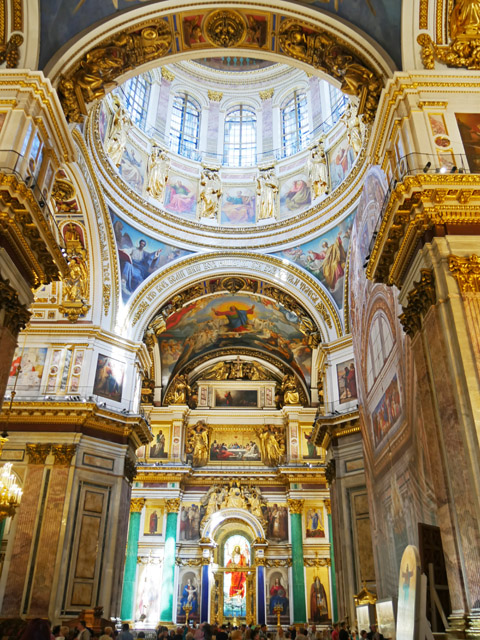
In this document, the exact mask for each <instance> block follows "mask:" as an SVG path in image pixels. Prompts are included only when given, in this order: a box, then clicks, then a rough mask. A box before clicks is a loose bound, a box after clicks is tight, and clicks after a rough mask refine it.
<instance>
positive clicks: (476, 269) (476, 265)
mask: <svg viewBox="0 0 480 640" xmlns="http://www.w3.org/2000/svg"><path fill="white" fill-rule="evenodd" d="M448 268H449V269H450V272H451V274H452V275H453V276H454V278H455V279H456V281H457V283H458V286H459V287H460V291H461V292H462V293H480V257H479V256H477V255H476V254H473V255H472V256H470V257H462V258H461V257H459V256H453V255H452V256H449V258H448Z"/></svg>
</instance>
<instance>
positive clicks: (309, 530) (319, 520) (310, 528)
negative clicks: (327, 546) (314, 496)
mask: <svg viewBox="0 0 480 640" xmlns="http://www.w3.org/2000/svg"><path fill="white" fill-rule="evenodd" d="M306 518H307V526H306V537H307V538H325V527H324V524H323V512H322V509H321V508H319V509H317V508H310V509H308V510H307V514H306Z"/></svg>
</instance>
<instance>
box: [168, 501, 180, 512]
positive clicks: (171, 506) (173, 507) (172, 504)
mask: <svg viewBox="0 0 480 640" xmlns="http://www.w3.org/2000/svg"><path fill="white" fill-rule="evenodd" d="M165 508H166V510H167V513H178V512H179V511H180V498H171V499H170V500H165Z"/></svg>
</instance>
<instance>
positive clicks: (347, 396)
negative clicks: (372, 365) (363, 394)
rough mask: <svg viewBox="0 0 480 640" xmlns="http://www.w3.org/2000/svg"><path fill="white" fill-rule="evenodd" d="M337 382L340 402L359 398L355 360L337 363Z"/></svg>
mask: <svg viewBox="0 0 480 640" xmlns="http://www.w3.org/2000/svg"><path fill="white" fill-rule="evenodd" d="M337 384H338V398H339V401H340V404H342V403H345V402H351V401H352V400H356V399H357V398H358V395H357V379H356V377H355V361H354V360H353V359H351V360H346V361H345V362H342V363H341V364H337Z"/></svg>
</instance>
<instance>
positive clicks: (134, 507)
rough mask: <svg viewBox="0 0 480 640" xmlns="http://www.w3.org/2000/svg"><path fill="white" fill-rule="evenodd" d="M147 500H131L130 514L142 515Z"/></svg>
mask: <svg viewBox="0 0 480 640" xmlns="http://www.w3.org/2000/svg"><path fill="white" fill-rule="evenodd" d="M144 504H145V498H132V499H131V500H130V513H141V512H142V509H143V505H144Z"/></svg>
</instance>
